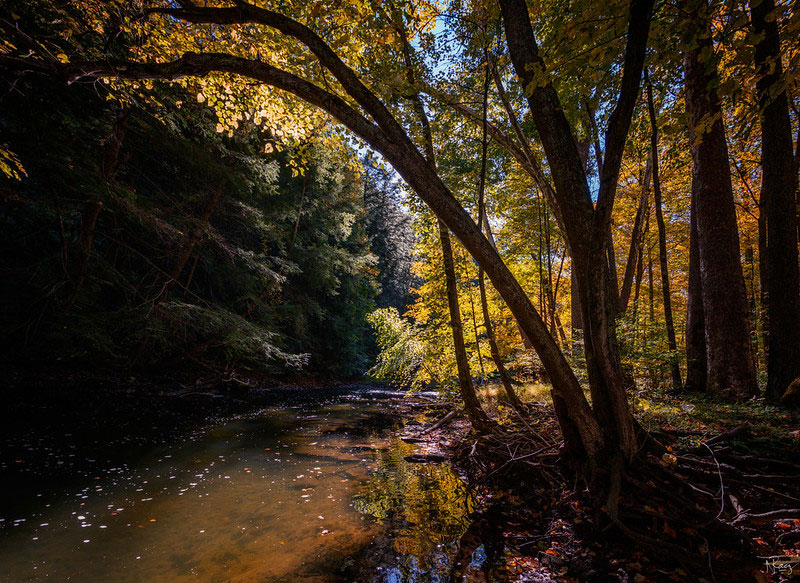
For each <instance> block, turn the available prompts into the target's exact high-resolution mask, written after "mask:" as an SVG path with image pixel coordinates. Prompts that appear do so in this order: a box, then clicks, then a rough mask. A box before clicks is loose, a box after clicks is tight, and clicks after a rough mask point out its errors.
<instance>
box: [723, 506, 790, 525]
mask: <svg viewBox="0 0 800 583" xmlns="http://www.w3.org/2000/svg"><path fill="white" fill-rule="evenodd" d="M796 519H800V508H782V509H781V510H772V511H770V512H762V513H761V514H747V513H744V514H740V515H739V516H737V517H736V518H735V519H734V520H733V522H732V523H731V524H741V523H743V522H746V523H749V524H763V523H765V522H772V521H773V520H796Z"/></svg>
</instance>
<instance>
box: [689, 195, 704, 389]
mask: <svg viewBox="0 0 800 583" xmlns="http://www.w3.org/2000/svg"><path fill="white" fill-rule="evenodd" d="M695 198H696V197H695V193H694V184H692V200H691V206H690V209H689V289H688V297H687V300H686V385H684V389H685V390H686V391H691V392H705V390H706V378H707V376H706V375H707V359H706V324H705V315H704V313H703V287H702V284H701V281H700V245H699V243H698V241H697V208H696V202H695Z"/></svg>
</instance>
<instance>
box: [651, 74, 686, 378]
mask: <svg viewBox="0 0 800 583" xmlns="http://www.w3.org/2000/svg"><path fill="white" fill-rule="evenodd" d="M644 79H645V83H646V85H647V111H648V112H649V114H650V150H651V156H652V159H653V200H654V201H655V211H656V222H657V223H658V253H659V258H660V260H661V291H662V292H663V295H664V321H665V325H666V328H667V346H668V347H669V352H670V356H669V368H670V373H671V374H672V389H673V390H674V391H676V392H679V391H680V390H681V389H682V388H683V381H682V380H681V368H680V365H679V364H678V345H677V343H676V342H675V323H674V321H673V319H672V294H671V293H670V287H669V267H668V264H667V233H666V227H665V226H664V214H663V213H662V211H661V180H659V175H658V124H657V123H656V110H655V107H654V105H653V85H652V84H651V83H650V77H649V76H648V74H647V69H645V71H644Z"/></svg>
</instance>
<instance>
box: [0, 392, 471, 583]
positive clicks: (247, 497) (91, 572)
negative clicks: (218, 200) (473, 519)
mask: <svg viewBox="0 0 800 583" xmlns="http://www.w3.org/2000/svg"><path fill="white" fill-rule="evenodd" d="M390 425H391V419H390V418H388V417H387V408H386V407H385V401H384V400H382V399H381V398H379V396H376V395H373V396H369V395H364V394H360V395H356V396H349V397H343V398H340V399H338V400H336V401H333V402H329V403H327V404H323V405H316V406H303V407H294V408H280V409H279V408H273V409H266V410H264V411H261V412H259V413H257V414H252V415H247V416H243V417H240V418H235V419H231V420H228V421H226V422H218V423H216V424H213V425H211V426H209V427H206V428H203V429H201V430H198V431H196V432H194V433H193V434H191V435H188V436H184V438H183V439H179V440H176V441H175V442H173V443H170V444H167V445H163V446H158V447H155V448H154V449H153V450H152V451H151V452H149V453H148V454H147V455H146V456H144V457H138V458H137V459H136V460H127V461H123V462H119V463H116V464H114V466H113V467H108V468H105V469H103V470H102V471H98V472H97V475H95V476H92V477H90V478H82V479H83V480H84V481H85V483H84V484H83V485H82V486H81V487H79V488H75V487H72V488H70V489H69V490H67V489H58V488H57V487H56V488H54V487H53V484H51V483H46V480H47V478H46V476H43V477H42V478H41V480H42V484H41V486H42V490H47V491H48V494H47V495H46V496H41V497H35V493H34V492H35V491H36V489H35V488H34V489H32V490H30V491H29V492H27V493H24V492H17V493H16V494H15V496H16V497H15V500H16V499H17V498H18V499H19V504H18V505H15V504H11V505H9V504H4V505H3V508H4V511H3V515H2V516H0V581H9V582H11V581H13V582H17V581H44V580H49V581H115V582H120V583H123V582H139V581H141V582H153V581H175V582H178V583H180V582H183V581H215V582H216V581H231V582H237V583H244V582H250V581H261V582H263V581H274V582H291V583H311V582H314V583H328V582H340V581H359V582H368V581H374V582H375V583H378V582H380V583H384V582H387V583H388V582H391V583H401V582H403V583H405V582H412V581H416V582H423V581H424V582H436V581H446V580H447V573H448V571H449V565H450V562H451V557H452V556H453V554H454V551H455V542H454V541H457V540H458V538H459V536H460V535H461V534H462V533H463V532H464V530H465V528H466V515H467V513H468V510H469V508H468V506H467V504H466V502H465V495H464V488H463V484H462V483H461V481H460V480H459V479H458V478H457V477H456V476H455V475H454V474H453V473H452V472H451V471H450V469H449V468H447V467H446V466H441V465H420V464H412V463H408V462H406V461H405V460H404V458H405V457H406V456H407V455H409V454H410V453H412V452H413V450H414V446H411V445H408V444H405V443H403V442H401V441H400V440H399V439H397V438H396V436H394V435H393V432H392V431H391V429H390V428H389V427H390ZM53 438H54V439H57V438H58V436H53ZM10 491H12V490H11V489H9V490H6V492H10ZM15 508H18V509H19V510H15ZM23 509H24V510H23Z"/></svg>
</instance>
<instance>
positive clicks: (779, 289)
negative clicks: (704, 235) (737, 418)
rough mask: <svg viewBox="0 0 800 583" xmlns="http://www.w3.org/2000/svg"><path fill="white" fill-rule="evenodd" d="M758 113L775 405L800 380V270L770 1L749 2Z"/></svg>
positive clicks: (785, 105) (788, 130) (785, 103)
mask: <svg viewBox="0 0 800 583" xmlns="http://www.w3.org/2000/svg"><path fill="white" fill-rule="evenodd" d="M750 15H751V18H752V25H753V33H754V35H755V36H756V37H757V38H759V39H760V40H759V41H758V42H756V45H755V61H756V68H757V69H758V75H759V78H758V81H757V82H756V90H757V92H758V102H759V107H760V110H761V168H762V174H761V205H760V207H761V208H760V210H761V212H764V211H766V214H765V217H764V220H763V221H760V222H759V228H762V229H763V230H764V239H765V240H766V249H763V248H762V249H761V250H760V251H761V253H765V254H766V260H767V261H766V263H767V265H768V266H769V267H768V271H767V274H766V278H765V279H766V289H765V290H764V291H765V293H764V299H765V300H766V302H767V306H766V308H767V310H766V326H767V347H766V349H767V391H766V394H767V398H768V399H770V400H773V401H777V400H778V399H780V398H781V396H783V393H784V392H785V391H786V388H787V387H788V386H789V384H790V383H791V382H792V381H793V380H794V379H796V378H797V377H800V270H798V253H797V228H798V225H797V207H796V200H795V199H796V193H797V173H796V169H795V165H794V159H793V152H792V147H793V144H792V125H791V120H790V118H789V100H788V95H787V92H786V87H785V86H784V85H783V70H782V64H781V54H780V37H779V34H778V22H777V20H776V18H775V16H776V15H775V2H774V0H759V1H757V2H753V1H751V2H750Z"/></svg>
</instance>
